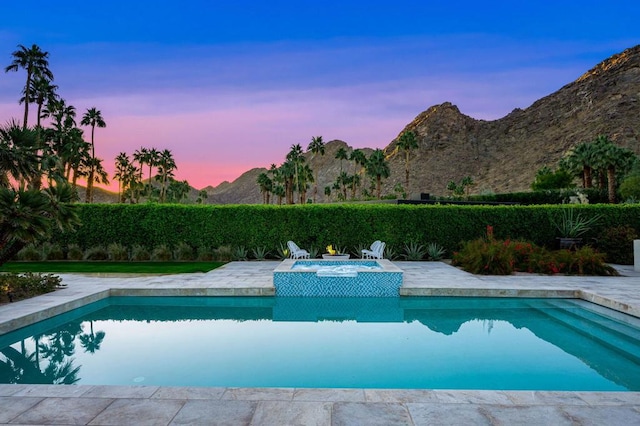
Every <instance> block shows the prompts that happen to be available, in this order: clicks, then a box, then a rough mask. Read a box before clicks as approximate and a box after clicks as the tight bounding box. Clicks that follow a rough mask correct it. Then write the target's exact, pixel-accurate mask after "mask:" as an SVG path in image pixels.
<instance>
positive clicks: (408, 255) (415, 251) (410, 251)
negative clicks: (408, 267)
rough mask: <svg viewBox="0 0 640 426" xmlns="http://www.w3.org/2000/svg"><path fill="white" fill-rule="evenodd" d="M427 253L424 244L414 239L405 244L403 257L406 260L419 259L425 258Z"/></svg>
mask: <svg viewBox="0 0 640 426" xmlns="http://www.w3.org/2000/svg"><path fill="white" fill-rule="evenodd" d="M426 253H427V252H426V250H425V248H424V246H423V245H421V244H419V243H416V242H413V241H412V242H410V243H408V244H405V245H404V254H403V255H402V257H403V258H404V259H406V260H413V261H418V260H422V259H424V255H425V254H426Z"/></svg>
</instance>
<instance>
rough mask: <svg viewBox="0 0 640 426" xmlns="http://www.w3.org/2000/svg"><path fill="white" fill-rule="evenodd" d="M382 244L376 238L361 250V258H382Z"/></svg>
mask: <svg viewBox="0 0 640 426" xmlns="http://www.w3.org/2000/svg"><path fill="white" fill-rule="evenodd" d="M384 246H385V243H383V242H382V241H380V240H376V241H374V242H373V244H371V247H370V248H369V249H368V250H367V249H364V250H362V258H363V259H384Z"/></svg>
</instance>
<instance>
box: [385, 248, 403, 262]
mask: <svg viewBox="0 0 640 426" xmlns="http://www.w3.org/2000/svg"><path fill="white" fill-rule="evenodd" d="M382 257H383V258H384V259H389V260H398V259H399V258H400V255H399V254H398V251H397V249H396V247H395V246H392V245H389V244H386V245H385V246H384V255H383V256H382Z"/></svg>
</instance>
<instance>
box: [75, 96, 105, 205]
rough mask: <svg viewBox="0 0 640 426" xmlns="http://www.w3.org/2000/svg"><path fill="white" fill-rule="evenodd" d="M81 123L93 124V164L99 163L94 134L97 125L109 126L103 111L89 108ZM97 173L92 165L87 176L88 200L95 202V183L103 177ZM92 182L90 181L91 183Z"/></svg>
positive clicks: (88, 201) (84, 124) (85, 124)
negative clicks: (95, 177) (96, 176)
mask: <svg viewBox="0 0 640 426" xmlns="http://www.w3.org/2000/svg"><path fill="white" fill-rule="evenodd" d="M80 125H82V126H91V158H93V160H94V161H93V162H92V163H91V164H94V165H95V164H97V163H96V161H95V159H96V145H95V140H94V134H95V130H96V126H97V127H102V128H104V127H107V123H105V121H104V119H103V118H102V113H101V112H100V111H99V110H97V109H96V108H95V107H93V108H89V109H87V112H85V113H84V115H83V116H82V120H81V121H80ZM95 174H96V170H95V169H94V168H93V167H92V168H91V169H89V176H88V177H87V180H88V182H87V196H86V202H87V203H91V202H93V183H94V182H99V181H100V180H101V179H100V178H98V179H94V175H95ZM89 182H90V183H89Z"/></svg>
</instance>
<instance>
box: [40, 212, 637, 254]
mask: <svg viewBox="0 0 640 426" xmlns="http://www.w3.org/2000/svg"><path fill="white" fill-rule="evenodd" d="M566 208H575V209H576V210H577V212H579V213H580V214H583V215H585V216H593V215H600V216H601V220H600V221H599V223H598V225H597V226H595V227H594V228H593V229H592V230H591V231H590V232H589V233H588V234H587V235H586V236H585V237H586V238H597V237H598V236H599V235H600V234H601V233H602V232H603V231H604V230H605V229H607V228H609V227H612V226H618V225H631V226H632V227H634V228H635V229H636V231H638V232H640V205H639V204H623V205H606V204H600V205H577V206H572V207H569V206H566V205H565V206H563V205H548V206H451V205H392V204H379V205H376V204H374V205H371V204H367V205H358V204H339V205H300V206H298V205H296V206H270V205H267V206H265V205H224V206H193V205H159V204H141V205H128V204H81V205H78V209H79V214H80V217H81V220H82V226H81V227H80V228H79V229H78V230H77V231H76V232H74V233H72V234H60V235H57V236H55V238H54V241H53V242H54V243H59V244H62V245H63V246H66V245H68V244H72V243H75V244H78V245H80V246H81V247H82V248H88V247H92V246H97V245H103V246H105V245H107V244H109V243H120V244H123V245H125V246H129V247H131V246H133V245H135V244H140V245H143V246H146V247H148V248H152V247H156V246H158V245H160V244H166V245H168V246H170V247H173V246H175V245H176V244H178V243H180V242H186V243H187V244H190V245H192V246H193V247H214V248H215V247H219V246H222V245H231V246H232V247H238V246H244V247H246V248H247V249H251V248H257V247H265V248H267V249H269V250H275V249H276V248H277V247H278V246H279V245H280V244H283V243H285V242H286V241H287V240H294V241H296V242H297V243H298V244H299V245H300V246H302V247H316V248H318V249H320V250H323V248H324V247H325V246H326V245H328V244H337V245H338V246H339V247H348V248H354V247H357V246H359V245H369V244H371V242H373V241H374V240H378V239H379V240H382V241H385V242H386V243H387V244H388V245H390V246H392V247H396V249H398V250H400V249H401V248H402V247H403V246H404V244H405V243H408V242H417V243H421V244H426V243H428V242H435V243H438V244H440V245H442V246H443V247H445V248H446V249H447V251H448V252H452V251H454V250H457V249H458V248H459V247H460V246H461V244H462V242H464V241H469V240H472V239H475V238H478V237H480V236H482V235H484V234H485V230H486V226H487V225H492V226H493V227H494V232H495V236H496V238H505V239H506V238H513V239H515V238H517V239H526V240H529V241H531V242H534V243H536V244H539V245H546V246H552V245H553V243H554V241H555V237H556V236H557V232H556V231H555V229H554V226H553V223H552V219H553V218H556V220H557V219H558V218H560V216H561V210H562V209H566Z"/></svg>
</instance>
